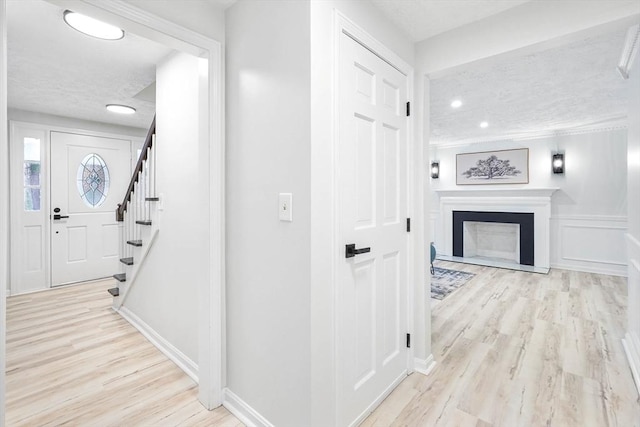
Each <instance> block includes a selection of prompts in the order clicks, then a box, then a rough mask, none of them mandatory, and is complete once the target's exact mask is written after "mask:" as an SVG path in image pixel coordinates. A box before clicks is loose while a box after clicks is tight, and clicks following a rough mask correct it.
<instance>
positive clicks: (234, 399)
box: [222, 388, 273, 427]
mask: <svg viewBox="0 0 640 427" xmlns="http://www.w3.org/2000/svg"><path fill="white" fill-rule="evenodd" d="M222 406H224V407H225V408H227V410H228V411H229V412H231V413H232V414H233V415H234V416H235V417H236V418H237V419H239V420H240V421H242V423H243V424H245V425H246V426H247V427H273V424H271V423H270V422H269V420H267V419H266V418H265V417H263V416H262V415H261V414H260V413H259V412H258V411H256V410H255V409H253V408H252V407H251V406H250V405H249V404H248V403H247V402H245V401H244V400H242V399H241V398H240V397H239V396H238V395H237V394H235V393H234V392H232V391H231V390H229V389H228V388H225V389H224V391H223V398H222Z"/></svg>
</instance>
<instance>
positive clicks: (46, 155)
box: [8, 120, 144, 295]
mask: <svg viewBox="0 0 640 427" xmlns="http://www.w3.org/2000/svg"><path fill="white" fill-rule="evenodd" d="M17 128H23V129H29V130H35V131H41V132H42V133H43V134H44V139H43V141H42V162H43V163H44V164H45V165H46V166H45V167H44V168H43V170H44V173H43V176H42V179H43V180H44V183H45V189H46V191H44V192H43V193H42V196H41V197H42V199H41V203H42V210H43V211H45V212H46V213H45V214H44V215H45V216H49V213H50V212H51V185H50V182H51V174H50V171H51V157H50V156H51V132H59V133H70V134H76V135H86V136H92V137H98V138H107V139H118V140H129V141H130V144H129V145H130V147H129V152H130V155H131V156H134V151H133V150H134V146H135V145H137V144H140V143H144V137H143V136H133V135H126V134H117V133H112V132H102V131H94V130H87V129H81V128H77V127H65V126H57V125H47V124H42V123H36V122H29V121H22V120H9V141H8V143H9V146H10V147H11V146H12V145H13V148H10V151H11V150H13V152H12V153H10V157H11V158H10V159H9V160H10V165H9V173H10V174H12V173H13V172H14V170H12V169H11V168H12V167H14V166H15V165H16V158H15V157H16V156H21V155H22V153H17V152H16V151H15V149H16V145H17V141H16V133H17ZM130 163H131V162H130ZM132 170H133V166H131V165H129V173H131V171H132ZM12 186H13V184H10V187H12ZM15 190H16V188H10V190H9V194H10V197H11V198H12V199H13V200H12V202H11V206H10V218H11V221H10V227H11V234H12V235H13V234H14V232H16V231H18V229H17V228H16V223H17V222H18V221H19V210H20V209H21V206H20V208H18V207H17V206H16V205H17V204H18V200H19V198H20V197H21V195H16V194H15ZM16 196H18V197H16ZM43 248H44V254H43V256H44V269H45V282H44V287H43V288H41V289H35V290H30V291H27V292H26V293H29V292H40V291H42V290H45V289H50V288H52V287H53V286H52V285H53V284H52V279H51V277H52V275H51V269H52V265H51V221H50V220H48V219H47V220H45V221H44V241H43ZM10 249H11V253H16V252H17V251H19V250H22V249H23V247H22V246H20V245H19V243H18V242H16V241H15V239H11V244H10ZM9 263H10V264H11V268H10V269H9V270H10V272H9V273H10V288H9V290H10V295H15V294H18V293H19V292H18V291H19V288H18V286H17V284H18V283H19V282H20V279H19V276H18V275H19V274H20V272H19V271H17V269H15V268H13V267H15V263H16V259H15V258H13V257H11V259H9ZM21 293H25V292H21Z"/></svg>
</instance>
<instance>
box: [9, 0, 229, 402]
mask: <svg viewBox="0 0 640 427" xmlns="http://www.w3.org/2000/svg"><path fill="white" fill-rule="evenodd" d="M1 1H5V0H1ZM48 1H49V2H51V3H54V4H57V5H59V6H60V7H63V8H72V9H74V10H75V11H78V12H80V13H90V14H91V15H92V16H94V17H96V18H98V19H105V20H108V21H109V22H110V23H112V24H114V25H119V26H120V27H121V28H122V29H124V30H125V31H130V32H132V33H135V34H138V35H141V36H145V37H147V38H149V39H151V40H154V41H157V42H160V43H164V44H166V45H168V46H171V47H173V48H174V49H178V50H182V51H184V52H187V53H191V54H193V55H196V56H200V57H203V58H207V59H208V63H209V70H208V71H209V75H208V83H209V84H208V93H207V94H206V95H205V94H203V96H202V98H203V99H206V100H208V101H207V102H205V103H203V106H204V105H206V106H208V109H209V111H208V114H207V117H209V124H208V127H206V128H205V126H203V128H202V129H201V130H202V131H204V132H206V133H207V134H208V135H207V138H206V139H207V141H206V146H207V147H209V156H210V168H209V170H210V177H209V179H210V193H209V196H210V205H209V206H210V209H211V210H210V222H209V226H210V229H209V230H208V231H209V233H208V236H209V250H210V257H209V262H208V267H209V274H210V280H209V282H208V283H207V282H204V283H205V284H204V286H203V287H202V288H200V289H199V292H198V300H199V301H200V304H199V306H198V325H199V328H198V329H199V332H198V337H199V338H198V341H199V343H198V347H199V353H198V360H199V361H200V365H199V368H200V387H199V393H198V398H199V400H200V402H201V403H202V404H203V405H204V406H205V407H206V408H207V409H213V408H215V407H217V406H219V405H221V404H222V390H223V388H224V385H225V381H226V377H225V373H224V369H225V364H226V362H225V357H226V356H225V355H226V342H225V327H226V326H225V299H224V286H225V270H224V264H225V262H224V261H225V246H224V244H225V229H224V218H225V216H224V213H225V212H224V210H225V205H224V195H225V192H224V189H225V150H224V132H225V130H224V108H223V107H224V102H225V100H224V52H223V47H222V44H221V43H220V42H219V41H217V40H213V39H210V38H208V37H206V36H203V35H202V34H199V33H197V32H195V31H192V30H189V29H187V28H185V27H182V26H181V25H178V24H175V23H173V22H171V21H168V20H166V19H163V18H161V17H159V16H157V15H154V14H152V13H149V12H146V11H144V10H142V9H139V8H137V7H135V6H132V5H130V4H129V3H128V2H126V1H123V0H110V1H104V0H48ZM5 87H6V86H5ZM0 92H2V93H3V97H6V95H4V94H5V93H6V91H4V90H3V91H0ZM203 142H204V141H203ZM201 145H204V144H201Z"/></svg>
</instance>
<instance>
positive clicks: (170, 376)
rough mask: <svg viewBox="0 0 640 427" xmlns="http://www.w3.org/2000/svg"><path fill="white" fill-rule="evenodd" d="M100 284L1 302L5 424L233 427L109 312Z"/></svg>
mask: <svg viewBox="0 0 640 427" xmlns="http://www.w3.org/2000/svg"><path fill="white" fill-rule="evenodd" d="M110 287H113V281H112V280H107V281H101V282H95V283H91V284H86V285H78V286H72V287H66V288H60V289H55V290H51V291H45V292H39V293H34V294H28V295H21V296H13V297H9V298H8V299H7V377H6V381H7V388H6V424H7V425H8V426H54V425H56V426H57V425H63V424H64V425H73V426H92V427H95V426H177V425H184V426H214V425H215V426H229V427H231V426H240V425H242V423H240V422H239V421H238V420H237V419H236V418H235V417H233V415H231V414H230V413H229V412H228V411H227V410H226V409H224V408H222V407H220V408H218V409H216V410H214V411H211V412H209V411H207V410H205V409H204V407H203V406H202V405H200V403H199V402H198V400H197V387H196V384H195V383H194V382H193V381H192V380H191V379H190V378H189V377H188V376H187V375H186V374H184V373H183V372H182V371H181V370H180V369H179V368H178V367H177V366H176V365H174V364H173V363H172V362H171V361H169V359H167V358H166V357H165V356H164V355H163V354H162V353H160V352H159V351H158V350H157V349H156V348H155V347H154V346H153V345H151V343H149V342H148V341H147V340H146V339H145V338H144V337H143V336H142V335H141V334H140V333H139V332H138V331H137V330H135V329H134V328H133V327H132V326H131V325H129V323H127V322H126V321H125V320H124V319H122V318H121V317H120V316H119V315H118V314H116V313H114V312H113V311H112V310H111V308H110V306H111V299H112V298H111V296H110V295H109V294H108V293H107V289H108V288H110Z"/></svg>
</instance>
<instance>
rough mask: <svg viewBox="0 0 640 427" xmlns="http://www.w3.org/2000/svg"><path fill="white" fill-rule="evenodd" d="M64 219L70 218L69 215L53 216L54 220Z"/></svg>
mask: <svg viewBox="0 0 640 427" xmlns="http://www.w3.org/2000/svg"><path fill="white" fill-rule="evenodd" d="M62 218H69V215H60V214H55V215H54V216H53V219H62Z"/></svg>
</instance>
